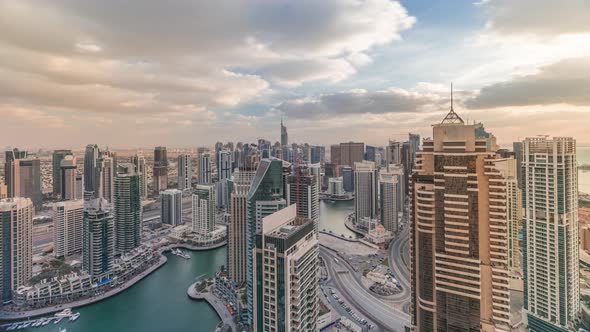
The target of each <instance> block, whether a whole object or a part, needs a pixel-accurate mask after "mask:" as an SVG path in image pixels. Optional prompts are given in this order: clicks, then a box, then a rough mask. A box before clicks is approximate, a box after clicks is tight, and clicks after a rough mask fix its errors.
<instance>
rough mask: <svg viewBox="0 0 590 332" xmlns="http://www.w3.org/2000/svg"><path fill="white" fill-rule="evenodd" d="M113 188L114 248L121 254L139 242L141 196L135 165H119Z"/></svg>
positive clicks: (136, 245) (137, 245)
mask: <svg viewBox="0 0 590 332" xmlns="http://www.w3.org/2000/svg"><path fill="white" fill-rule="evenodd" d="M114 188H115V194H114V204H113V206H114V212H115V245H116V248H115V250H116V252H117V253H118V254H122V253H125V252H128V251H130V250H132V249H135V248H137V247H139V245H140V244H141V225H142V217H141V215H142V211H141V197H140V195H139V175H138V174H137V173H136V172H135V165H133V164H131V163H123V164H120V165H119V172H118V174H117V176H116V177H115V186H114Z"/></svg>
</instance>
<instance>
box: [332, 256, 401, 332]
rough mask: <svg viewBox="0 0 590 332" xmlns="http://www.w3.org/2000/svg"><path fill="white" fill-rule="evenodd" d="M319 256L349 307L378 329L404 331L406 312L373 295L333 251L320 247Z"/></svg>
mask: <svg viewBox="0 0 590 332" xmlns="http://www.w3.org/2000/svg"><path fill="white" fill-rule="evenodd" d="M320 256H322V258H323V259H324V261H325V262H326V268H327V269H328V273H329V274H330V275H331V276H332V278H333V280H334V284H335V285H336V288H337V289H338V290H339V291H340V293H341V294H342V296H343V297H344V298H345V300H347V302H349V303H351V304H352V306H351V307H353V308H355V309H356V311H357V312H360V313H362V314H363V316H365V317H367V319H368V320H370V321H373V322H375V323H376V324H377V325H378V327H379V328H378V330H385V331H400V332H402V331H404V327H405V326H406V325H408V324H409V316H408V314H406V313H404V312H403V311H401V310H399V309H396V308H394V307H393V306H392V303H391V302H389V301H386V300H382V299H379V298H377V297H375V296H373V295H372V294H371V293H370V291H368V290H366V289H365V288H364V287H363V285H361V284H360V283H359V280H357V278H356V277H355V276H354V274H353V273H354V272H353V270H352V269H351V267H350V266H349V265H348V264H347V263H345V262H343V260H342V258H338V257H337V255H336V254H335V253H333V252H331V251H330V250H328V249H326V248H323V247H321V248H320ZM339 272H340V273H339ZM396 302H397V301H396Z"/></svg>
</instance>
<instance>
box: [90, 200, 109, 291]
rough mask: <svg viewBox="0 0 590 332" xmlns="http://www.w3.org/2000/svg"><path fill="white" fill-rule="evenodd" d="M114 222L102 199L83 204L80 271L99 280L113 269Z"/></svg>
mask: <svg viewBox="0 0 590 332" xmlns="http://www.w3.org/2000/svg"><path fill="white" fill-rule="evenodd" d="M114 254H115V221H114V218H113V215H112V212H111V208H110V205H109V203H108V202H107V201H106V200H105V199H104V198H96V199H92V200H89V201H85V202H84V219H83V225H82V269H83V270H84V271H86V272H88V274H90V275H91V276H92V278H93V280H100V279H101V278H102V277H103V276H105V275H106V274H108V273H109V272H110V271H111V269H112V267H113V260H114Z"/></svg>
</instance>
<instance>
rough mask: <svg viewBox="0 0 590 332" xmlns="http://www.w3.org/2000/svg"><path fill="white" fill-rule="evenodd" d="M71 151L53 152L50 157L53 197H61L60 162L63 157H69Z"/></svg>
mask: <svg viewBox="0 0 590 332" xmlns="http://www.w3.org/2000/svg"><path fill="white" fill-rule="evenodd" d="M71 155H72V150H55V151H53V156H52V161H51V165H52V169H51V171H52V175H53V176H52V179H53V196H55V197H62V192H61V161H62V160H63V159H64V158H65V156H71Z"/></svg>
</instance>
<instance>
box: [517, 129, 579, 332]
mask: <svg viewBox="0 0 590 332" xmlns="http://www.w3.org/2000/svg"><path fill="white" fill-rule="evenodd" d="M522 166H523V179H524V180H523V188H522V190H523V195H524V200H523V201H524V214H523V219H522V220H523V225H522V227H523V233H524V248H523V271H524V289H525V297H524V298H525V302H524V312H525V319H526V321H528V327H529V329H530V330H531V331H569V330H571V329H572V328H573V325H572V323H573V321H574V319H575V318H576V317H577V314H578V313H579V311H580V279H579V278H580V272H579V271H580V263H579V250H578V246H579V230H578V171H577V164H576V142H575V140H574V139H573V138H569V137H555V138H553V139H549V138H547V137H534V138H527V139H525V141H524V144H523V162H522Z"/></svg>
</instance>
